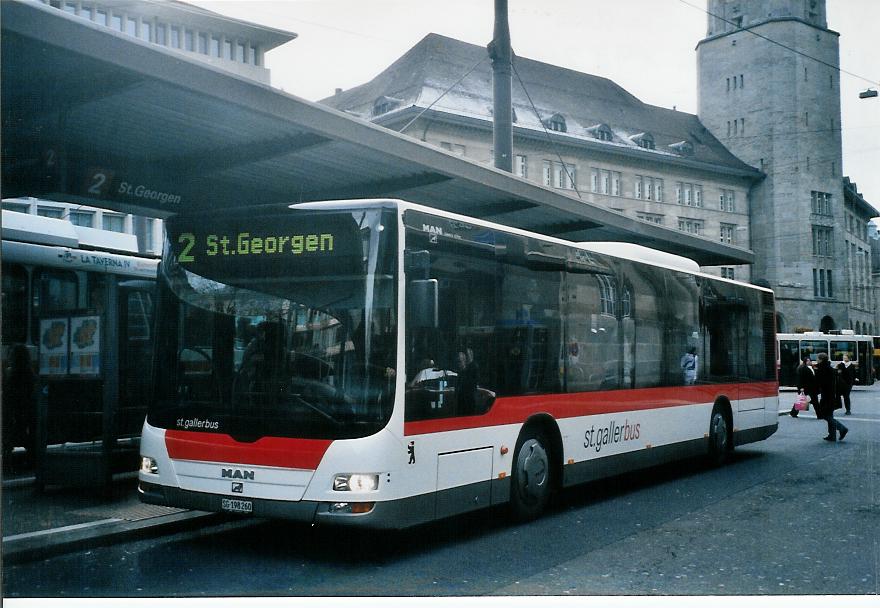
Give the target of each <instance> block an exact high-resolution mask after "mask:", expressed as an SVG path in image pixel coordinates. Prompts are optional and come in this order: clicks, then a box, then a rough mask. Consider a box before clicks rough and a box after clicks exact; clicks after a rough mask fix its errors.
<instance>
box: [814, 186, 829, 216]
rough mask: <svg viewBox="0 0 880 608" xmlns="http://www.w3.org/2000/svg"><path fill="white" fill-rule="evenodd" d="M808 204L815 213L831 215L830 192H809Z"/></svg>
mask: <svg viewBox="0 0 880 608" xmlns="http://www.w3.org/2000/svg"><path fill="white" fill-rule="evenodd" d="M810 204H811V206H812V210H813V213H815V214H816V215H831V194H829V193H828V192H817V191H815V190H813V191H812V192H810Z"/></svg>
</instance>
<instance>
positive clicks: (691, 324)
mask: <svg viewBox="0 0 880 608" xmlns="http://www.w3.org/2000/svg"><path fill="white" fill-rule="evenodd" d="M166 230H167V234H166V246H165V253H164V256H163V262H162V267H161V271H160V273H159V275H160V276H159V283H160V288H159V302H158V313H157V314H158V322H157V328H158V329H157V342H158V345H157V360H156V365H155V369H156V372H155V373H156V382H155V386H156V389H155V394H154V395H153V396H152V406H151V408H150V411H149V413H148V416H147V419H146V422H145V424H144V429H143V435H142V440H141V451H142V466H141V471H140V478H139V492H140V496H141V500H143V501H145V502H149V503H155V504H163V505H171V506H177V507H187V508H194V509H201V510H208V511H231V512H239V513H246V514H251V515H254V516H261V517H284V518H292V519H297V520H302V521H307V522H318V523H321V522H327V523H331V522H332V523H335V524H349V525H362V526H368V527H378V528H402V527H406V526H410V525H413V524H417V523H420V522H425V521H429V520H433V519H438V518H442V517H446V516H450V515H455V514H458V513H462V512H465V511H470V510H473V509H479V508H483V507H488V506H490V505H495V504H501V503H508V502H509V503H510V506H511V507H512V510H513V512H514V513H515V514H516V515H517V516H519V517H520V518H524V519H527V518H530V517H534V516H537V515H538V514H539V513H540V512H541V511H542V509H543V508H544V506H545V505H546V503H547V500H548V497H549V495H550V493H551V492H552V491H554V490H555V489H558V488H560V487H563V486H568V485H572V484H576V483H580V482H584V481H588V480H592V479H597V478H601V477H606V476H610V475H616V474H619V473H621V472H624V471H627V470H632V469H636V468H639V467H646V466H652V465H656V464H658V463H661V462H664V461H668V460H672V459H676V458H682V457H685V456H690V455H695V454H707V455H709V456H710V457H711V458H712V459H713V460H715V461H717V462H719V463H720V462H721V461H723V460H724V459H725V457H726V456H728V455H729V452H730V451H731V450H732V449H733V446H734V445H737V444H743V443H748V442H752V441H759V440H762V439H765V438H767V437H768V436H770V435H771V434H773V433H774V432H775V431H776V429H777V420H778V418H777V414H778V398H777V395H778V392H777V391H778V385H777V380H776V369H775V358H776V357H775V342H774V340H775V325H774V314H775V313H774V304H773V293H772V292H771V291H769V290H767V289H762V288H760V287H755V286H753V285H747V284H744V283H739V282H736V281H731V280H726V279H719V278H717V277H713V276H709V275H706V274H702V273H700V272H698V271H695V270H694V269H693V268H691V267H687V266H684V265H679V264H675V265H670V263H669V259H668V256H666V257H663V256H659V257H660V258H661V259H662V260H663V263H651V262H648V261H642V260H640V259H638V256H634V255H630V254H627V255H629V257H621V256H615V255H610V254H608V253H600V252H599V250H605V251H607V250H608V249H609V248H610V249H614V248H615V246H605V247H603V246H600V245H590V244H574V243H571V242H566V241H562V240H559V239H553V238H548V237H544V236H540V235H537V234H529V233H527V232H524V231H521V230H516V229H512V228H507V227H504V226H500V225H497V224H493V223H490V222H486V221H482V220H476V219H472V218H468V217H464V216H460V215H454V214H451V213H446V212H443V211H438V210H434V209H429V208H426V207H423V206H419V205H414V204H410V203H406V202H402V201H395V200H373V201H336V202H327V203H320V204H317V203H311V204H299V205H291V206H289V207H284V208H283V209H280V210H279V209H276V210H274V211H265V212H259V213H258V212H256V211H254V210H250V211H248V212H247V213H236V214H232V213H230V214H222V213H212V214H211V215H209V216H208V215H203V216H198V217H194V216H180V217H175V218H171V219H169V220H168V221H167V224H166ZM641 257H645V256H641ZM648 257H650V256H648ZM694 266H695V265H694Z"/></svg>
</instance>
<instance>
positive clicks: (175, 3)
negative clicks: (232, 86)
mask: <svg viewBox="0 0 880 608" xmlns="http://www.w3.org/2000/svg"><path fill="white" fill-rule="evenodd" d="M138 5H140V7H139V6H138ZM126 8H128V9H135V10H140V11H143V12H145V13H151V14H154V15H156V16H157V17H161V18H164V19H168V20H174V21H178V22H180V23H184V24H193V25H198V26H199V27H200V28H202V29H204V28H206V27H209V28H213V29H214V30H216V31H217V32H222V33H225V34H236V35H239V36H241V37H242V38H247V39H248V40H251V41H252V42H255V43H258V44H260V45H262V46H263V49H264V50H266V51H268V50H271V49H274V48H275V47H277V46H281V45H282V44H284V43H286V42H290V41H291V40H293V39H294V38H296V37H297V34H295V33H293V32H288V31H285V30H281V29H278V28H274V27H268V26H265V25H260V24H257V23H251V22H250V21H242V20H241V19H236V18H234V17H227V16H226V15H221V14H220V13H215V12H214V11H209V10H208V9H206V8H202V7H200V6H196V5H194V4H190V3H188V2H182V1H181V0H140V2H136V3H132V4H128V5H127V7H126Z"/></svg>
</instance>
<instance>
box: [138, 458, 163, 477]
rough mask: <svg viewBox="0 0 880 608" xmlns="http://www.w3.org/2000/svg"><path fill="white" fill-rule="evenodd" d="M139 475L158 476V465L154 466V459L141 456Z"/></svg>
mask: <svg viewBox="0 0 880 608" xmlns="http://www.w3.org/2000/svg"><path fill="white" fill-rule="evenodd" d="M141 473H147V474H150V475H158V474H159V465H158V464H156V459H155V458H150V457H149V456H141Z"/></svg>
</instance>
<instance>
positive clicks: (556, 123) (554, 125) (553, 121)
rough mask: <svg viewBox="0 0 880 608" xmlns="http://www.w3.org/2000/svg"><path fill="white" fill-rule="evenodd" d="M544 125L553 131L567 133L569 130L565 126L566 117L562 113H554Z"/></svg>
mask: <svg viewBox="0 0 880 608" xmlns="http://www.w3.org/2000/svg"><path fill="white" fill-rule="evenodd" d="M544 126H545V127H547V128H548V129H550V130H551V131H558V132H560V133H565V132H566V131H567V130H568V129H567V128H566V126H565V118H564V117H563V116H562V114H554V115H553V116H551V117H550V118H548V119H547V120H546V121H544Z"/></svg>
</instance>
